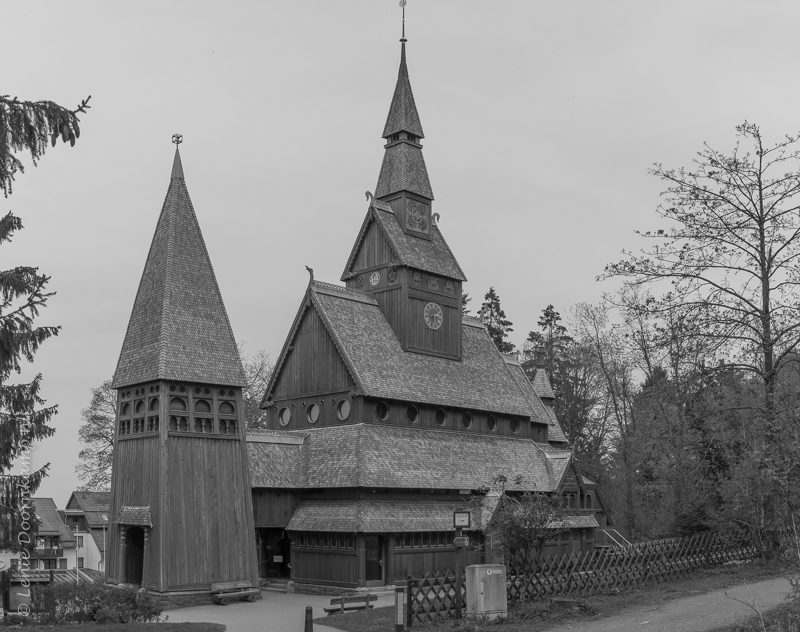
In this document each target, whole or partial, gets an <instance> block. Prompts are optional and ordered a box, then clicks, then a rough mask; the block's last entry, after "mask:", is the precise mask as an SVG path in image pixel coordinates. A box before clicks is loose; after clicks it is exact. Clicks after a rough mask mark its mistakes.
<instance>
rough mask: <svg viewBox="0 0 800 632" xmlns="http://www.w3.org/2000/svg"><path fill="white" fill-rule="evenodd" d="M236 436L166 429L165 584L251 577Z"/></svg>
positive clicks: (245, 493) (245, 485)
mask: <svg viewBox="0 0 800 632" xmlns="http://www.w3.org/2000/svg"><path fill="white" fill-rule="evenodd" d="M241 451H242V447H241V443H240V442H239V441H219V440H214V439H204V438H199V437H181V436H175V435H172V436H170V438H169V441H168V443H167V455H168V456H167V460H168V462H167V480H166V481H165V488H166V489H165V492H166V501H167V502H166V512H165V514H166V515H165V516H164V519H163V520H162V521H161V528H162V529H163V530H164V531H165V537H166V538H167V539H166V541H165V559H164V561H163V563H164V576H165V582H166V584H167V586H166V588H167V590H177V589H180V588H182V587H190V586H201V585H208V584H210V583H214V582H229V581H242V580H247V581H251V582H254V581H255V577H252V576H251V575H252V574H253V573H252V569H253V560H254V556H255V553H254V542H253V540H254V537H255V535H254V530H253V529H252V524H253V523H252V513H250V516H249V517H248V515H247V514H248V510H250V511H252V510H251V509H250V507H249V505H250V503H248V502H247V499H248V497H249V495H250V494H249V481H248V480H247V478H246V477H245V476H244V469H243V468H242V458H243V456H242V454H241Z"/></svg>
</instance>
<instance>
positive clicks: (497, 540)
mask: <svg viewBox="0 0 800 632" xmlns="http://www.w3.org/2000/svg"><path fill="white" fill-rule="evenodd" d="M518 485H519V481H518V480H516V481H509V480H508V479H507V478H506V477H505V476H499V477H498V478H497V479H496V480H494V481H492V484H491V485H489V486H487V488H486V489H485V490H484V492H485V493H484V494H483V495H479V496H476V497H474V498H473V501H472V502H473V505H477V507H476V508H477V509H478V512H476V513H478V514H479V515H481V516H483V517H484V523H483V524H482V525H481V529H482V530H483V532H484V533H485V534H487V535H488V534H491V540H492V542H493V544H494V545H495V546H497V547H498V550H499V552H500V553H501V554H502V555H503V558H504V560H505V561H506V564H510V565H511V566H513V567H520V568H527V567H529V566H530V565H531V564H534V563H535V562H536V560H537V559H538V557H539V556H540V555H541V553H542V549H543V548H544V545H545V544H546V543H547V542H548V541H550V540H553V539H554V538H555V537H557V536H558V535H559V534H560V533H562V532H563V531H565V530H566V529H565V527H564V521H563V518H564V514H565V512H564V509H563V503H562V499H561V496H559V495H558V494H543V493H538V492H522V493H520V492H518V491H515V490H514V487H515V486H518Z"/></svg>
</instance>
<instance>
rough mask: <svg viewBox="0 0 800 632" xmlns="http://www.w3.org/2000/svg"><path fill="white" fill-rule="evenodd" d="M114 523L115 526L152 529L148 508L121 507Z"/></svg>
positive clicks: (140, 506)
mask: <svg viewBox="0 0 800 632" xmlns="http://www.w3.org/2000/svg"><path fill="white" fill-rule="evenodd" d="M114 522H115V524H123V525H133V526H140V527H152V526H153V518H152V516H151V515H150V506H149V505H148V506H146V507H145V506H143V505H123V506H122V507H121V508H120V510H119V513H118V514H117V519H116V520H115V521H114Z"/></svg>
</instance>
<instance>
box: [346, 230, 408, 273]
mask: <svg viewBox="0 0 800 632" xmlns="http://www.w3.org/2000/svg"><path fill="white" fill-rule="evenodd" d="M395 261H397V257H396V256H395V254H394V250H392V246H391V244H389V240H388V239H386V236H385V235H384V234H383V231H382V230H381V229H380V228H379V227H378V223H377V222H376V221H375V220H372V221H371V222H370V224H369V227H368V228H367V232H366V234H365V235H364V239H363V240H362V242H361V245H360V247H359V249H358V254H356V257H355V260H354V263H353V267H352V268H351V270H353V271H354V272H356V271H358V270H363V269H364V268H372V267H374V266H382V265H386V264H387V263H394V262H395Z"/></svg>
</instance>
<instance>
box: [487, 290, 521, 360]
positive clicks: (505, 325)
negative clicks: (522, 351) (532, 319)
mask: <svg viewBox="0 0 800 632" xmlns="http://www.w3.org/2000/svg"><path fill="white" fill-rule="evenodd" d="M480 313H481V318H482V320H483V324H484V325H486V331H488V332H489V337H490V338H491V339H492V341H493V342H494V344H495V346H496V347H497V348H498V350H499V351H500V353H511V352H512V351H514V347H515V345H514V344H512V343H510V342H508V340H506V338H508V334H509V333H511V332H512V331H514V330H513V329H512V328H511V325H512V324H513V323H512V322H511V321H510V320H508V319H507V318H506V313H505V312H504V311H503V308H502V307H501V306H500V297H499V296H498V295H497V292H495V290H494V288H493V287H490V288H489V291H488V292H487V293H486V295H485V296H484V297H483V303H482V304H481V312H480Z"/></svg>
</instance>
